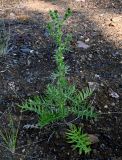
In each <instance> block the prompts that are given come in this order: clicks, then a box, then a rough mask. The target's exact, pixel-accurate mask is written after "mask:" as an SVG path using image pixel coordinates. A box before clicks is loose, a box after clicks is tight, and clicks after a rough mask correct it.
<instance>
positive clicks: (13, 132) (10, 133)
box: [0, 113, 19, 153]
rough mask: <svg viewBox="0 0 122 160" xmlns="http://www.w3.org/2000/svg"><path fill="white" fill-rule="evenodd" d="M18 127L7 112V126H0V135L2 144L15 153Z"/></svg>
mask: <svg viewBox="0 0 122 160" xmlns="http://www.w3.org/2000/svg"><path fill="white" fill-rule="evenodd" d="M18 129H19V128H18V127H17V128H16V127H15V124H14V120H13V117H12V115H11V114H10V113H9V115H8V124H7V126H5V127H2V126H0V137H1V139H2V145H3V146H4V147H6V148H7V149H8V150H10V151H11V152H12V153H15V149H16V143H17V136H18Z"/></svg>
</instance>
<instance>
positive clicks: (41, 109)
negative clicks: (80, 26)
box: [19, 9, 96, 128]
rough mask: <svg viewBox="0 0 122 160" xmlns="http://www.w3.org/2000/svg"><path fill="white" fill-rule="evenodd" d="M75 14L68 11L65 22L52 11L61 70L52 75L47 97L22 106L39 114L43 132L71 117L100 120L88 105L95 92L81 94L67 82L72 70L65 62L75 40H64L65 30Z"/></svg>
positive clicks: (52, 30)
mask: <svg viewBox="0 0 122 160" xmlns="http://www.w3.org/2000/svg"><path fill="white" fill-rule="evenodd" d="M71 13H72V12H71V10H70V9H68V10H67V11H66V13H65V15H64V17H62V18H61V17H60V15H59V13H58V12H57V11H50V17H51V21H50V22H49V23H48V30H49V33H50V35H51V36H52V38H53V40H54V41H55V43H56V51H55V54H54V59H55V61H56V65H57V68H56V70H55V72H54V73H53V74H52V77H53V81H54V83H51V84H48V85H47V88H46V90H45V92H44V96H43V97H42V96H41V97H38V96H37V97H34V98H33V99H29V100H27V101H26V102H24V103H23V104H21V105H19V107H21V108H22V109H23V110H29V111H32V112H35V113H36V114H38V116H39V122H38V124H39V126H40V127H41V128H42V127H44V126H46V125H48V124H50V123H53V122H56V121H58V120H63V119H64V118H65V117H67V116H69V115H70V114H74V115H75V116H77V117H81V118H94V117H96V114H95V112H94V110H93V107H91V106H90V105H89V104H88V101H87V99H88V97H89V96H91V95H92V91H91V90H90V89H89V88H87V89H85V90H82V91H79V90H78V89H77V88H76V86H75V85H74V84H72V85H71V84H69V83H68V80H67V78H66V76H67V74H68V68H69V67H68V66H67V65H66V63H65V62H64V53H65V52H67V51H68V50H69V48H70V41H71V39H72V38H71V35H70V34H67V35H65V37H64V34H63V26H64V23H65V21H66V20H67V19H68V18H69V17H70V16H71Z"/></svg>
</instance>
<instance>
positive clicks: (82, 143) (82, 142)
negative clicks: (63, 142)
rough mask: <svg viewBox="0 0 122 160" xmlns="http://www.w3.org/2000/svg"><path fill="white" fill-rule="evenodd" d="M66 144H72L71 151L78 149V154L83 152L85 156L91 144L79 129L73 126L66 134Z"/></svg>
mask: <svg viewBox="0 0 122 160" xmlns="http://www.w3.org/2000/svg"><path fill="white" fill-rule="evenodd" d="M66 136H67V140H68V143H71V144H73V145H72V148H73V150H75V149H78V150H79V154H82V153H83V152H84V153H85V154H87V153H90V151H91V148H90V145H91V142H90V139H89V137H88V135H87V134H85V133H83V131H82V129H81V128H77V127H76V126H75V125H73V124H72V125H71V126H70V129H68V131H67V132H66Z"/></svg>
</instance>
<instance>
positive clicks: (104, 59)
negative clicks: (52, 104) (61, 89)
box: [0, 0, 122, 160]
mask: <svg viewBox="0 0 122 160" xmlns="http://www.w3.org/2000/svg"><path fill="white" fill-rule="evenodd" d="M0 2H1V5H0V27H1V20H2V19H4V20H5V26H6V28H7V29H10V40H9V45H8V53H7V54H5V55H1V57H0V106H1V108H0V115H1V123H2V119H3V117H4V116H5V115H6V116H7V114H5V113H6V110H8V108H10V106H11V107H13V109H12V113H13V116H14V117H15V120H16V121H18V117H19V113H18V112H19V111H18V110H16V107H15V106H16V105H17V104H18V103H21V102H22V101H23V100H25V99H26V98H28V97H31V96H33V95H37V94H41V93H43V91H44V88H45V86H46V84H47V83H49V82H50V81H51V79H50V75H51V73H52V71H53V70H54V68H55V63H54V61H53V54H54V49H55V46H54V44H53V42H52V40H51V38H50V37H49V34H48V32H47V29H46V23H47V22H48V21H49V15H48V12H49V10H55V9H56V10H58V11H59V12H60V13H61V14H63V13H64V12H65V10H66V9H67V8H68V7H70V8H71V9H72V11H73V15H72V17H71V18H70V19H69V20H68V22H67V23H66V26H65V27H64V33H66V32H70V33H72V34H73V40H72V43H71V51H70V53H67V54H66V56H65V61H66V62H67V63H68V64H69V65H70V68H71V70H70V73H69V75H68V78H69V81H70V82H71V83H73V82H75V83H76V84H77V86H78V87H79V88H83V87H84V86H89V87H91V88H92V89H94V97H93V99H92V103H93V105H94V106H95V109H96V111H97V112H99V113H100V115H99V117H98V120H97V121H89V122H84V121H80V123H81V124H84V128H85V131H86V132H88V133H91V134H95V135H97V136H98V138H99V143H97V144H94V145H93V146H92V152H91V154H90V155H87V156H85V155H79V154H78V152H77V151H72V149H71V146H70V145H69V144H67V143H66V141H65V137H64V130H65V129H66V126H65V125H63V126H60V125H59V124H54V126H49V127H47V128H45V129H44V130H41V131H40V130H39V129H24V128H23V126H24V125H26V124H33V123H34V124H35V123H36V117H35V115H33V114H23V115H22V120H21V125H20V131H19V138H18V143H17V149H16V154H14V155H12V154H11V153H9V152H8V150H5V148H3V147H1V148H0V153H1V156H0V158H1V160H2V159H3V160H9V159H10V158H11V159H15V160H31V159H35V160H55V159H56V160H81V159H83V160H84V159H89V160H90V159H101V160H104V159H106V160H107V159H111V160H117V159H118V160H119V159H121V158H122V144H121V141H122V136H121V135H122V1H121V0H67V1H65V0H57V1H56V0H55V1H54V0H52V1H51V0H50V1H48V0H45V1H41V0H20V1H19V0H18V1H17V0H12V1H10V2H9V1H7V0H3V1H0ZM76 123H78V122H76ZM62 128H63V129H62ZM54 131H55V134H53V133H54ZM50 135H51V137H50ZM37 142H38V143H37Z"/></svg>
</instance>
